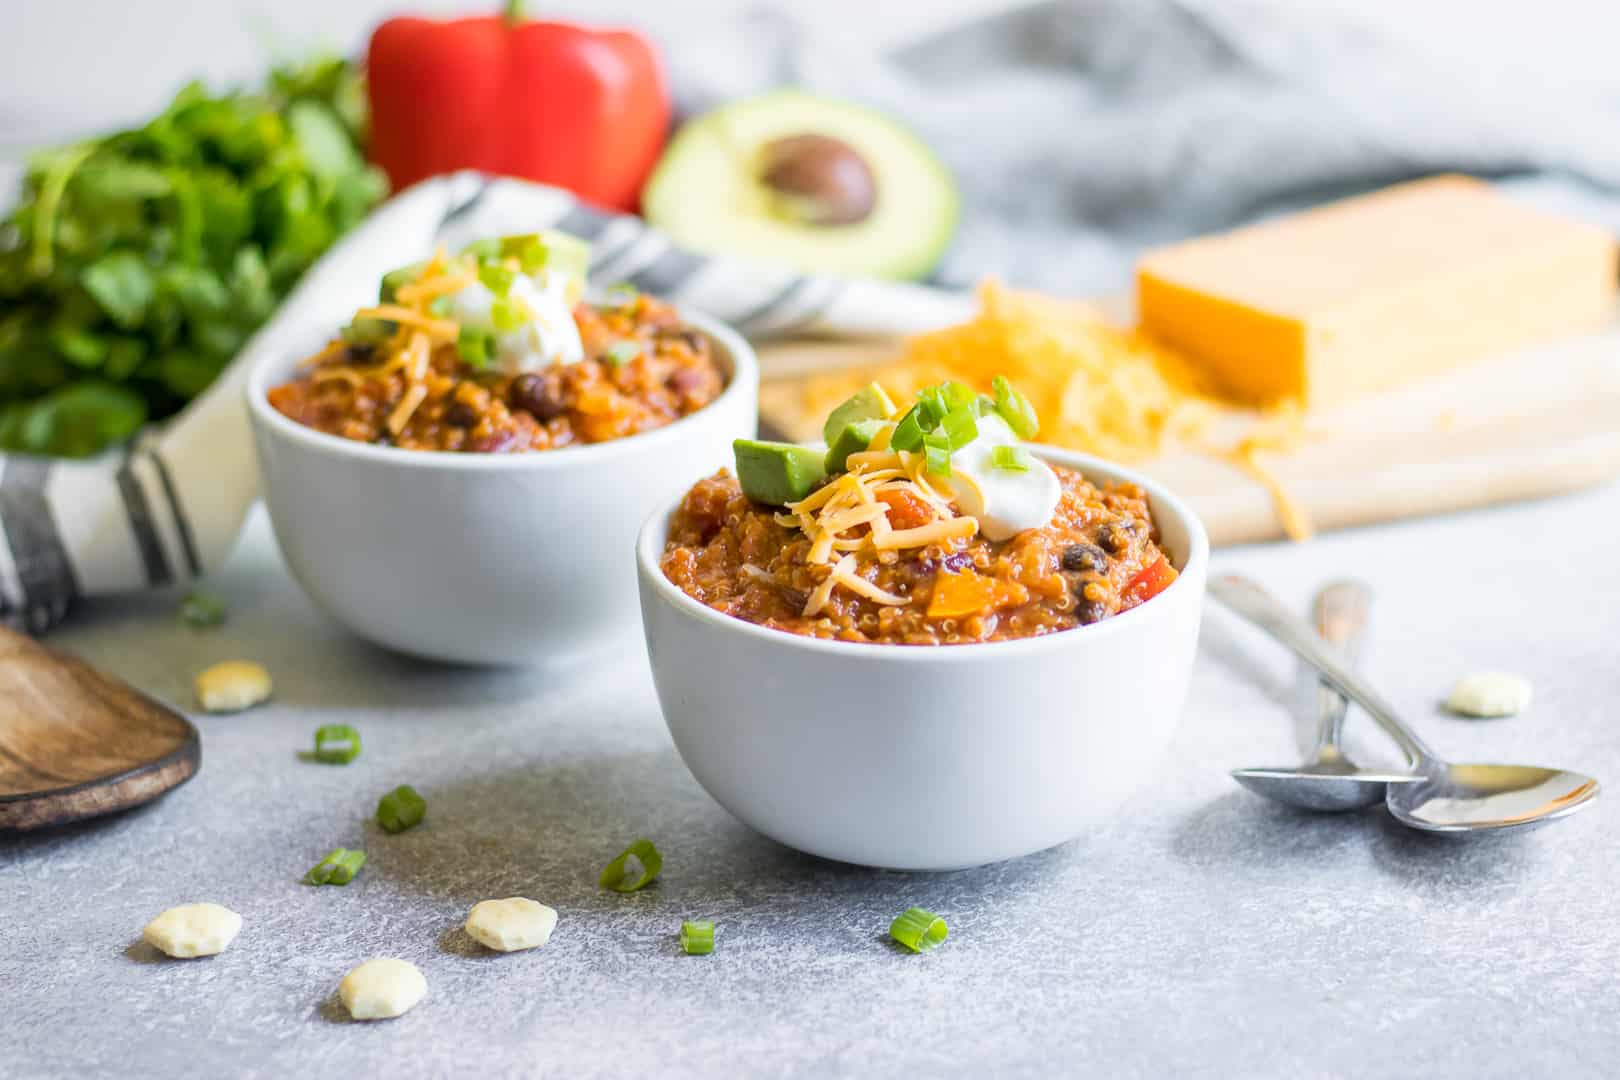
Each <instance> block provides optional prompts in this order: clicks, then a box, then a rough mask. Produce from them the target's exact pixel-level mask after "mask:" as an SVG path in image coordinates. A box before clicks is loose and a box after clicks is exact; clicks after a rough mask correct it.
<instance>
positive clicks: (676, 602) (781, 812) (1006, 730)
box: [637, 380, 1208, 869]
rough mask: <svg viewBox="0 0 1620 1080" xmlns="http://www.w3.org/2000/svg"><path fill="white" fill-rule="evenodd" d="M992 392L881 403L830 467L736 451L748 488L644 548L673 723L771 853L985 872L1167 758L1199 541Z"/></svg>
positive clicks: (1198, 595)
mask: <svg viewBox="0 0 1620 1080" xmlns="http://www.w3.org/2000/svg"><path fill="white" fill-rule="evenodd" d="M995 390H996V392H995V394H994V395H993V396H992V395H980V394H978V393H976V392H974V391H971V390H969V389H967V388H965V387H958V386H949V385H947V386H943V387H938V388H934V389H933V390H932V391H928V392H925V394H924V395H923V398H922V400H920V401H919V402H918V403H916V404H914V405H912V406H911V407H910V408H909V409H906V410H904V411H902V410H899V409H896V408H895V407H894V406H893V405H892V404H890V403H889V402H888V401H887V399H886V398H883V397H882V395H881V392H880V391H877V390H876V388H868V390H866V391H863V392H862V394H860V395H856V398H853V399H851V401H850V402H847V403H846V404H845V406H842V407H841V411H835V413H834V415H833V417H830V418H829V423H828V434H829V441H830V448H829V449H822V448H815V449H811V448H806V447H789V446H785V445H782V444H759V443H754V442H750V441H742V442H739V443H738V444H737V446H736V448H735V451H736V458H735V465H736V473H735V474H732V473H730V472H725V473H720V474H717V475H711V476H709V477H708V478H706V479H704V480H700V481H699V482H698V483H697V484H696V485H695V486H694V487H692V488H691V489H689V490H688V492H687V493H686V494H685V495H683V496H682V497H681V498H680V499H678V500H676V501H674V502H673V503H672V504H666V507H665V508H664V509H663V510H661V511H659V512H657V513H655V514H654V515H653V517H652V518H651V519H650V520H649V521H648V522H647V524H646V525H645V526H644V527H643V530H642V534H641V538H640V541H639V545H638V551H637V556H638V568H639V573H640V582H641V600H642V620H643V626H644V629H645V633H646V638H647V647H648V651H649V654H650V655H651V657H652V663H653V674H654V677H655V681H656V684H657V688H658V693H659V698H660V701H661V702H662V705H663V709H664V716H665V720H666V723H667V724H668V726H669V729H670V732H671V735H672V736H673V738H674V741H675V744H676V747H677V748H678V749H679V751H680V753H681V756H682V759H683V760H684V761H685V762H686V764H687V766H688V767H689V768H690V769H691V771H692V773H693V775H694V776H695V777H696V778H697V779H698V781H699V782H700V783H701V784H702V785H703V786H704V788H705V789H707V790H708V791H709V792H710V794H711V795H713V796H714V797H715V799H716V800H717V801H718V802H720V803H721V804H722V805H723V806H725V807H726V808H727V809H728V810H730V811H731V812H732V813H733V814H734V815H736V816H737V817H738V818H740V819H741V820H742V821H744V822H746V823H748V824H750V825H752V826H753V827H755V828H757V829H759V830H760V831H761V832H763V833H765V834H766V835H768V836H771V837H773V838H775V839H777V840H779V841H781V842H783V843H786V844H788V845H790V846H793V847H797V848H800V849H801V850H805V851H808V852H811V853H813V854H817V855H822V856H825V857H829V858H834V859H839V860H842V861H848V862H855V863H861V864H866V865H874V866H883V867H890V868H896V869H948V868H956V867H962V866H971V865H978V864H982V863H986V862H993V861H997V860H1000V859H1005V858H1011V857H1014V856H1017V855H1022V854H1027V853H1029V852H1032V851H1037V850H1040V849H1042V848H1045V847H1049V846H1052V845H1054V844H1057V843H1061V842H1063V841H1065V840H1068V839H1070V838H1072V837H1074V836H1076V835H1079V833H1081V832H1082V831H1084V829H1085V828H1086V827H1087V826H1088V824H1090V823H1093V822H1095V821H1097V820H1099V819H1101V818H1102V817H1104V816H1105V815H1106V814H1107V813H1108V811H1109V810H1111V809H1112V808H1113V807H1114V806H1116V805H1117V804H1118V803H1119V802H1121V801H1123V799H1124V798H1126V797H1127V796H1128V795H1129V794H1130V793H1131V791H1132V790H1133V789H1134V788H1135V787H1136V786H1137V785H1138V783H1139V782H1140V781H1141V780H1143V779H1144V778H1145V777H1146V776H1147V775H1148V773H1149V772H1150V771H1151V769H1152V767H1153V765H1154V764H1155V763H1156V762H1157V761H1158V760H1159V758H1160V757H1161V755H1162V754H1163V752H1164V751H1165V749H1166V748H1167V746H1168V744H1169V742H1170V739H1171V737H1172V736H1173V734H1174V731H1175V729H1176V726H1177V723H1178V720H1179V716H1180V712H1181V708H1182V704H1183V701H1184V698H1185V694H1186V688H1187V683H1188V678H1189V675H1190V673H1191V668H1192V662H1193V655H1194V652H1195V648H1196V642H1197V634H1198V626H1199V616H1200V610H1201V606H1202V596H1203V586H1204V580H1205V576H1206V573H1207V563H1208V541H1207V538H1206V536H1205V533H1204V530H1203V528H1202V526H1201V525H1200V524H1199V522H1198V520H1197V518H1196V516H1195V515H1193V513H1192V512H1191V511H1190V510H1189V509H1188V508H1187V507H1186V505H1185V504H1184V503H1182V502H1181V501H1180V500H1179V499H1177V498H1176V497H1175V496H1173V495H1172V494H1171V493H1169V492H1168V491H1165V490H1164V489H1163V488H1161V487H1160V486H1158V485H1157V484H1155V483H1154V482H1153V481H1151V480H1150V479H1148V478H1147V477H1145V476H1141V475H1138V474H1136V473H1134V472H1131V471H1130V470H1127V469H1124V468H1121V467H1119V466H1117V465H1114V464H1111V463H1108V462H1104V461H1101V460H1099V459H1096V458H1092V457H1088V456H1086V455H1081V454H1075V453H1070V452H1067V451H1060V450H1055V449H1051V448H1046V447H1040V446H1035V445H1029V444H1026V443H1025V442H1024V441H1023V439H1022V438H1020V437H1019V436H1020V434H1021V433H1028V434H1029V435H1033V434H1034V433H1035V430H1036V421H1035V418H1034V416H1033V414H1031V413H1027V404H1026V403H1024V402H1023V401H1022V399H1021V397H1020V396H1019V395H1017V393H1016V390H1015V389H1014V388H1012V387H1011V386H1008V385H1005V383H1004V382H1003V381H1001V380H998V381H997V385H996V387H995ZM969 421H971V422H969ZM834 428H837V429H838V430H837V431H834V430H833V429H834ZM851 428H854V429H855V430H854V431H850V430H849V429H851ZM1020 429H1021V430H1020ZM998 473H1005V474H1006V475H998Z"/></svg>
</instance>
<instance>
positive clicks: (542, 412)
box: [506, 371, 566, 421]
mask: <svg viewBox="0 0 1620 1080" xmlns="http://www.w3.org/2000/svg"><path fill="white" fill-rule="evenodd" d="M506 403H507V404H508V405H509V406H511V407H512V408H514V409H522V410H524V411H525V412H527V413H530V414H532V415H533V416H534V418H535V419H536V420H541V421H545V420H552V419H555V418H556V417H559V416H561V415H562V414H563V412H564V410H565V409H566V404H565V403H564V401H563V394H562V379H561V377H560V376H558V375H557V373H556V372H554V371H548V372H546V373H544V374H542V375H536V374H535V373H534V372H525V373H523V374H522V375H519V376H518V377H517V378H515V379H513V380H512V385H511V386H510V387H509V388H508V389H507V391H506Z"/></svg>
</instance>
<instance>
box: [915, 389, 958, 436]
mask: <svg viewBox="0 0 1620 1080" xmlns="http://www.w3.org/2000/svg"><path fill="white" fill-rule="evenodd" d="M917 407H918V410H919V415H918V417H917V419H918V421H919V422H920V423H921V424H922V427H923V430H924V431H933V430H934V429H935V428H937V427H939V422H940V421H941V420H943V419H945V414H946V413H948V412H950V411H951V407H950V405H949V404H947V403H946V401H945V391H944V390H943V389H941V388H940V387H938V386H927V387H924V388H923V389H922V390H919V391H918V392H917Z"/></svg>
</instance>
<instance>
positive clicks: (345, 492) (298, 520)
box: [247, 311, 759, 664]
mask: <svg viewBox="0 0 1620 1080" xmlns="http://www.w3.org/2000/svg"><path fill="white" fill-rule="evenodd" d="M682 316H683V318H684V319H685V320H686V321H687V322H688V323H689V324H691V325H692V326H694V327H696V328H697V329H699V330H701V331H702V332H703V333H704V334H706V335H707V336H708V337H709V339H710V341H711V342H712V343H713V344H714V345H715V347H716V349H715V352H716V357H717V359H718V361H719V363H720V365H721V367H722V369H723V370H724V371H725V372H726V375H727V382H726V388H725V390H724V391H723V392H722V393H721V395H720V396H719V397H718V398H716V399H715V400H714V401H713V402H711V403H710V404H709V405H708V406H706V407H705V408H703V409H700V410H698V411H697V412H695V413H693V414H692V415H690V416H687V417H684V418H683V419H681V420H677V421H676V422H675V423H673V424H670V425H668V426H667V427H662V428H659V429H657V430H655V431H649V432H645V433H643V434H640V435H632V436H630V437H628V438H624V439H615V440H613V441H611V442H605V443H594V444H591V445H588V446H576V447H568V448H565V449H561V450H548V451H544V452H541V453H529V454H471V453H467V454H462V453H440V452H434V451H417V450H400V449H395V448H393V447H384V446H371V445H368V444H365V443H358V442H354V441H352V440H348V439H343V438H339V437H337V436H334V435H328V434H325V433H323V432H320V431H316V430H314V429H313V428H308V427H305V426H303V425H302V424H299V423H296V422H295V421H293V420H290V419H288V418H287V417H285V416H283V415H282V414H281V413H279V412H277V411H276V410H275V409H273V408H271V406H270V403H269V401H268V399H267V398H266V396H265V395H266V393H267V392H268V391H269V389H270V388H271V387H273V386H276V385H279V384H280V383H282V382H284V381H286V380H287V379H288V378H289V377H290V376H291V375H292V373H293V370H294V368H295V367H296V365H297V364H298V362H299V360H301V359H302V357H299V356H275V357H267V358H265V359H264V360H263V361H261V362H260V363H259V365H258V366H257V367H256V368H255V369H254V370H253V371H252V372H250V373H249V377H248V387H247V396H248V410H249V414H250V415H251V417H252V422H253V433H254V440H255V442H256V444H257V446H258V452H259V470H260V474H261V478H262V481H263V493H264V499H265V502H266V504H267V505H268V507H269V510H270V520H271V523H272V524H273V525H274V527H275V533H276V541H277V543H278V544H279V545H280V546H281V552H282V555H283V556H284V557H285V558H286V560H287V565H288V567H289V568H290V569H291V570H292V573H293V576H294V577H296V578H297V579H298V581H299V583H300V584H301V585H302V586H303V587H304V590H305V591H306V592H307V593H309V595H310V597H311V598H313V599H314V600H315V602H316V603H317V604H319V605H320V606H321V607H323V608H325V609H326V610H327V611H328V612H329V613H331V614H332V616H333V617H335V618H336V619H337V620H338V621H340V622H342V623H344V624H345V625H347V626H348V627H349V628H350V629H351V630H353V631H354V632H355V633H357V634H359V635H360V636H362V637H365V638H369V639H370V640H372V641H374V642H376V643H377V644H379V645H383V646H386V647H388V648H391V649H397V650H399V651H401V652H406V653H412V654H414V655H418V656H425V657H432V658H434V659H439V660H450V661H455V662H460V663H484V664H528V663H538V662H546V663H553V662H556V663H571V662H574V661H576V660H578V659H579V658H581V657H583V656H585V655H587V654H589V653H591V652H594V651H596V650H598V649H599V648H601V647H603V646H605V645H607V644H609V643H610V642H613V641H622V640H624V638H625V636H626V634H627V632H628V633H633V632H634V629H633V628H634V626H635V618H636V614H635V612H636V591H635V583H634V581H633V579H632V577H631V574H630V550H631V546H632V545H633V544H634V542H635V538H636V530H637V528H638V527H639V526H640V524H641V522H642V521H643V520H644V519H645V518H646V516H647V511H648V510H649V509H650V508H651V507H652V506H653V505H654V504H655V502H657V501H659V500H661V499H663V498H664V497H665V496H666V495H667V494H668V493H669V491H670V490H671V489H673V488H675V487H678V486H680V485H682V484H687V483H690V481H691V480H692V478H693V477H695V476H702V475H705V474H706V473H709V472H712V471H714V470H715V469H717V468H719V467H720V466H721V465H723V464H725V463H726V462H727V461H729V460H730V459H731V441H732V440H733V439H735V438H739V437H746V436H750V435H752V434H753V433H754V429H755V425H756V422H757V420H756V416H757V412H758V407H759V405H758V402H759V367H758V365H757V364H756V362H755V359H754V353H753V350H752V349H750V348H749V347H748V344H747V343H746V342H745V341H743V339H742V338H741V337H740V336H738V335H737V334H736V333H734V332H733V331H731V330H730V329H728V328H726V327H725V326H722V325H721V324H720V323H718V322H715V321H714V320H712V319H708V318H705V317H703V316H701V315H697V314H694V313H692V312H686V311H683V312H682Z"/></svg>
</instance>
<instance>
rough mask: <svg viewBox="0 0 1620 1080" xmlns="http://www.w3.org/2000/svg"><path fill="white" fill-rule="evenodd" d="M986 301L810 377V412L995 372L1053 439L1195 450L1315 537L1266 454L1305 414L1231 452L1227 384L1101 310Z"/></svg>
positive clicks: (981, 383) (988, 292)
mask: <svg viewBox="0 0 1620 1080" xmlns="http://www.w3.org/2000/svg"><path fill="white" fill-rule="evenodd" d="M979 306H980V310H979V314H978V315H977V316H976V317H975V318H973V319H972V320H970V321H969V322H966V323H963V324H962V325H959V326H952V327H947V328H945V329H943V330H937V331H934V332H932V333H926V334H919V335H916V336H914V337H912V338H910V339H908V340H907V341H906V343H905V345H904V347H903V349H902V352H901V354H900V356H899V357H898V358H897V359H896V360H895V361H894V362H892V363H889V364H885V365H883V366H880V367H877V368H856V369H845V370H842V371H837V372H832V373H826V374H822V375H818V376H815V377H813V378H811V379H809V380H808V381H807V382H806V384H805V389H804V407H805V413H806V414H807V415H810V416H822V415H825V414H826V413H827V411H828V410H829V409H831V408H832V407H833V406H834V405H836V404H838V402H840V401H842V400H843V399H844V398H846V397H848V396H849V394H850V393H852V392H853V391H854V390H856V389H858V388H859V387H861V386H864V385H865V384H867V383H868V382H873V381H876V382H877V383H878V384H879V385H881V386H882V387H883V388H884V390H886V391H888V393H889V394H890V396H892V397H893V398H894V399H895V400H897V401H899V400H910V399H911V398H912V397H913V396H914V395H915V394H916V392H917V391H918V390H919V389H921V388H923V387H925V386H930V385H933V384H936V383H940V382H944V381H946V380H951V379H954V380H957V381H959V382H963V383H966V384H967V385H969V386H971V387H973V388H974V389H976V390H979V391H981V392H982V391H987V390H988V389H989V388H990V385H991V380H992V379H993V378H994V377H995V376H996V375H1005V376H1007V377H1008V378H1009V379H1011V380H1012V381H1013V382H1015V383H1016V384H1017V385H1018V387H1019V389H1020V390H1021V391H1022V392H1023V394H1024V395H1025V397H1027V398H1028V399H1029V401H1030V403H1031V404H1032V405H1033V406H1034V408H1035V411H1036V413H1037V414H1039V416H1040V417H1041V422H1042V431H1041V441H1042V442H1044V443H1051V444H1053V445H1057V446H1066V447H1071V448H1074V449H1078V450H1084V451H1086V452H1089V453H1093V454H1097V455H1099V456H1102V457H1107V458H1113V459H1115V460H1119V461H1126V462H1130V461H1139V460H1142V459H1144V458H1148V457H1152V456H1154V455H1157V454H1161V453H1164V452H1166V451H1168V450H1170V449H1172V448H1173V447H1174V446H1176V445H1178V444H1179V445H1182V446H1185V447H1187V448H1190V449H1193V450H1195V451H1197V452H1199V453H1203V454H1207V455H1209V456H1212V457H1217V458H1220V459H1221V460H1224V461H1227V462H1229V463H1231V464H1232V465H1234V466H1236V467H1238V468H1241V469H1243V470H1245V471H1246V472H1248V473H1249V474H1250V475H1252V476H1254V477H1255V478H1256V479H1257V480H1258V481H1259V482H1261V483H1262V484H1264V485H1266V487H1267V489H1268V490H1269V491H1270V492H1271V494H1272V497H1273V500H1274V501H1275V503H1276V505H1277V507H1278V515H1279V518H1280V520H1281V521H1282V524H1283V527H1284V529H1285V530H1286V532H1287V533H1288V535H1289V536H1291V537H1293V538H1294V539H1305V538H1306V537H1308V536H1309V535H1310V534H1311V526H1310V522H1309V520H1308V519H1307V518H1306V516H1305V514H1304V512H1303V511H1302V510H1301V509H1300V507H1299V506H1298V505H1297V504H1296V503H1295V502H1294V501H1293V500H1292V499H1291V498H1290V497H1289V496H1288V493H1287V491H1286V490H1285V489H1284V488H1283V486H1282V484H1281V483H1280V482H1279V481H1278V480H1277V478H1276V476H1275V474H1274V473H1273V472H1272V471H1271V469H1270V468H1269V467H1268V466H1267V464H1266V463H1265V462H1264V461H1263V460H1262V458H1261V457H1260V456H1259V455H1260V454H1262V453H1285V452H1287V451H1289V450H1292V449H1294V448H1295V447H1297V446H1298V445H1299V444H1300V443H1301V442H1302V441H1303V439H1304V437H1305V431H1304V426H1303V423H1302V420H1301V417H1300V415H1299V413H1298V411H1297V410H1292V411H1291V410H1289V409H1288V407H1287V406H1282V407H1279V408H1276V409H1272V410H1270V411H1268V412H1266V413H1262V414H1261V416H1260V418H1259V419H1258V420H1257V421H1255V422H1254V423H1253V424H1251V425H1249V426H1248V430H1247V431H1246V432H1245V433H1244V434H1243V435H1241V436H1240V437H1239V438H1238V441H1237V442H1236V443H1235V444H1228V445H1223V443H1222V441H1221V440H1220V439H1219V438H1217V437H1216V435H1215V433H1213V432H1212V431H1211V430H1210V429H1211V427H1212V426H1213V425H1214V423H1215V421H1216V420H1217V419H1218V418H1219V417H1220V416H1221V415H1222V413H1223V410H1224V409H1225V407H1226V403H1225V402H1223V401H1222V400H1221V398H1220V395H1219V392H1218V389H1217V387H1216V386H1215V385H1214V384H1213V383H1212V382H1211V381H1210V380H1209V378H1208V376H1206V375H1205V374H1204V373H1203V372H1201V371H1200V370H1198V369H1197V368H1196V367H1195V366H1193V365H1192V364H1191V363H1190V362H1189V361H1188V360H1187V359H1186V358H1185V357H1183V356H1181V355H1180V354H1179V353H1177V352H1175V351H1173V350H1171V349H1169V348H1167V347H1166V346H1164V345H1162V344H1160V343H1158V342H1156V341H1155V340H1154V339H1153V338H1151V337H1149V336H1148V335H1146V334H1145V333H1142V332H1140V331H1138V330H1132V329H1124V328H1121V327H1118V326H1115V325H1113V324H1111V323H1110V322H1109V321H1108V320H1107V319H1106V318H1105V317H1104V316H1103V314H1102V313H1101V312H1100V311H1099V310H1097V309H1096V308H1094V307H1092V306H1090V305H1086V304H1081V303H1076V302H1073V301H1066V300H1058V299H1055V298H1052V297H1045V296H1039V295H1036V294H1032V293H1022V292H1015V291H1012V290H1009V289H1007V288H1005V287H1003V286H1001V285H1000V284H998V283H996V282H993V281H991V282H986V283H985V284H984V285H983V286H981V287H980V289H979ZM1228 438H1229V436H1228ZM884 445H886V444H884ZM869 456H870V452H868V454H855V455H851V458H850V460H851V463H852V465H853V464H854V463H858V462H863V461H865V460H866V459H868V458H869ZM923 483H924V484H926V483H928V481H926V480H925V481H923Z"/></svg>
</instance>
